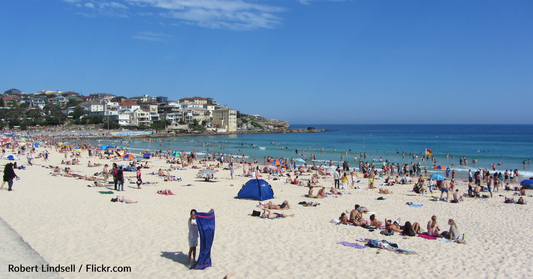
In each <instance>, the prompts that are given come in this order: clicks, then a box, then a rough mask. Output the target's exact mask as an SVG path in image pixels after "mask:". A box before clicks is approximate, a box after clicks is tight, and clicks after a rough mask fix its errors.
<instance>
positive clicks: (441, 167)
mask: <svg viewBox="0 0 533 279" xmlns="http://www.w3.org/2000/svg"><path fill="white" fill-rule="evenodd" d="M433 169H434V170H445V169H446V167H445V166H442V165H437V166H434V167H433Z"/></svg>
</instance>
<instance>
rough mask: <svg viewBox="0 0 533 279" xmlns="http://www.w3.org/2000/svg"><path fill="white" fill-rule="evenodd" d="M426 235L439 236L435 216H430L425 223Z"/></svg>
mask: <svg viewBox="0 0 533 279" xmlns="http://www.w3.org/2000/svg"><path fill="white" fill-rule="evenodd" d="M427 230H428V235H431V236H440V227H439V223H437V216H435V215H433V216H431V220H430V221H429V222H428V225H427Z"/></svg>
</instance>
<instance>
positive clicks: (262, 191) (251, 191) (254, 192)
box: [235, 179, 274, 201]
mask: <svg viewBox="0 0 533 279" xmlns="http://www.w3.org/2000/svg"><path fill="white" fill-rule="evenodd" d="M235 198H236V199H251V200H258V201H264V200H269V199H273V198H274V191H272V187H270V184H268V182H266V181H264V180H263V179H250V180H249V181H248V182H246V184H244V185H243V186H242V188H241V190H240V191H239V194H237V196H236V197H235Z"/></svg>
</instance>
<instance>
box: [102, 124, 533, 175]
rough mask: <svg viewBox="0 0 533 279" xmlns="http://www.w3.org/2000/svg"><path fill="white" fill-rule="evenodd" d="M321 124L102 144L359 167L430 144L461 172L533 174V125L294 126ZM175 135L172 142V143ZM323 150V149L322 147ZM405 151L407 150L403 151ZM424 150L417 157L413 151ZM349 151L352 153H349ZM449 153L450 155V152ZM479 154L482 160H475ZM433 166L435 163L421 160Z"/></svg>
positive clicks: (408, 160)
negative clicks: (461, 161) (344, 163)
mask: <svg viewBox="0 0 533 279" xmlns="http://www.w3.org/2000/svg"><path fill="white" fill-rule="evenodd" d="M309 126H311V127H315V128H317V129H325V130H326V131H325V132H320V133H289V134H239V135H224V136H190V137H173V138H162V139H161V142H160V141H159V138H154V139H153V142H151V143H150V142H145V141H143V140H142V139H134V140H130V141H129V142H126V141H100V142H99V143H98V144H108V145H113V146H124V147H127V148H129V149H130V150H132V152H140V151H144V150H145V149H147V148H148V149H149V150H163V151H166V150H167V149H171V150H173V151H187V152H190V151H192V150H195V151H196V152H197V153H198V154H200V155H203V154H207V153H213V152H215V153H219V152H222V153H226V154H233V155H239V156H242V154H244V156H245V157H247V158H248V159H247V161H250V160H253V159H254V158H257V160H258V161H259V162H260V163H261V162H263V158H264V157H265V156H271V157H279V158H281V157H285V158H292V157H296V156H298V155H297V153H296V150H297V151H298V153H299V156H300V157H302V158H304V159H308V160H309V158H310V155H311V154H312V155H316V157H317V162H316V163H317V164H320V163H321V162H322V161H324V160H326V161H329V160H333V161H334V162H335V164H339V163H342V161H341V156H343V158H342V159H344V160H347V161H349V162H350V166H352V167H354V166H357V164H356V162H355V161H354V156H357V157H358V159H359V157H360V153H366V159H363V161H369V162H371V161H373V160H375V162H376V166H381V164H380V162H379V159H380V157H381V158H382V160H389V161H391V162H393V163H411V162H418V161H419V160H420V161H421V157H422V155H423V154H424V151H425V149H426V148H427V149H430V150H431V151H432V152H433V155H434V156H435V158H436V159H437V164H439V165H443V166H445V167H448V166H450V167H451V168H452V169H455V170H456V172H457V175H458V176H460V177H465V176H466V174H467V172H468V170H469V169H471V170H473V171H474V170H476V169H478V168H481V169H484V168H488V169H489V170H491V171H492V164H498V163H501V165H498V166H497V169H496V170H497V171H502V172H503V171H505V170H514V169H518V170H519V173H520V176H521V178H524V177H527V178H529V177H531V176H533V169H532V166H531V165H529V164H527V163H526V166H525V168H524V166H523V163H522V162H523V161H524V160H528V159H533V125H313V124H309V125H292V126H291V128H307V127H309ZM169 140H170V144H169ZM321 150H322V151H321ZM403 152H405V153H406V154H407V155H406V156H405V157H403V156H402V153H403ZM413 153H414V154H416V155H419V156H418V159H417V158H415V159H413V157H412V155H410V154H413ZM346 154H347V155H346ZM447 154H448V158H447V157H446V155H447ZM463 156H464V157H466V158H467V160H468V163H469V164H468V166H461V165H459V157H463ZM473 158H476V159H477V164H473V163H472V159H473ZM421 163H422V167H423V166H424V165H425V164H427V165H428V169H430V170H431V169H432V167H433V163H432V162H427V161H424V162H421ZM454 165H455V166H454Z"/></svg>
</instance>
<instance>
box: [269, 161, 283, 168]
mask: <svg viewBox="0 0 533 279" xmlns="http://www.w3.org/2000/svg"><path fill="white" fill-rule="evenodd" d="M270 163H271V164H272V165H276V166H281V165H283V162H282V161H281V160H280V159H274V160H272V162H270Z"/></svg>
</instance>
